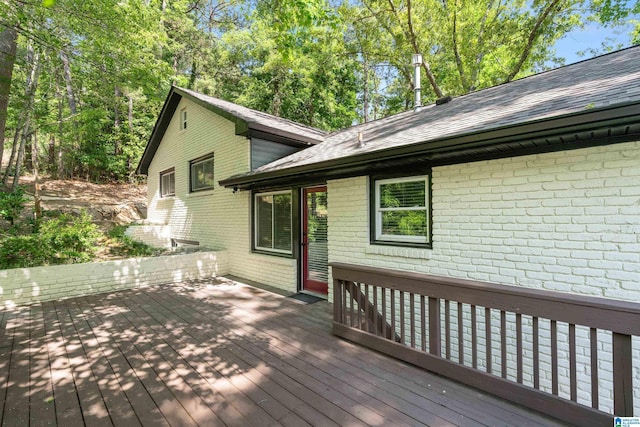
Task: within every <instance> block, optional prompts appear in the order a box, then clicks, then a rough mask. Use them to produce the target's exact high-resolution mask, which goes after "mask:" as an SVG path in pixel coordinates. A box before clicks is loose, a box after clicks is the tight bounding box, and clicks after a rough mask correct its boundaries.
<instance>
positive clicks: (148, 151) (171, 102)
mask: <svg viewBox="0 0 640 427" xmlns="http://www.w3.org/2000/svg"><path fill="white" fill-rule="evenodd" d="M180 99H182V96H181V95H180V94H177V93H176V91H175V87H172V88H171V90H170V91H169V94H168V95H167V98H166V99H165V100H164V104H163V105H162V109H161V110H160V115H158V120H156V123H155V124H154V125H153V130H152V131H151V136H150V137H149V141H148V142H147V145H146V146H145V147H144V152H143V153H142V157H140V161H139V162H138V166H137V167H136V174H138V175H147V174H148V173H149V165H150V164H151V160H152V159H153V156H154V155H155V153H156V151H157V150H158V146H159V145H160V141H161V140H162V137H163V136H164V133H165V132H166V130H167V127H168V126H169V122H170V121H171V117H172V116H173V113H174V112H175V111H176V108H177V107H178V104H179V103H180ZM169 111H170V113H169Z"/></svg>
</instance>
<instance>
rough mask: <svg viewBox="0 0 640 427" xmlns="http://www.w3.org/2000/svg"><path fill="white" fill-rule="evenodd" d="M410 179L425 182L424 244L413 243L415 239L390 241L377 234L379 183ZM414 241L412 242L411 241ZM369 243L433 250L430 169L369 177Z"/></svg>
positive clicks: (394, 239)
mask: <svg viewBox="0 0 640 427" xmlns="http://www.w3.org/2000/svg"><path fill="white" fill-rule="evenodd" d="M412 178H416V180H417V179H424V180H425V191H426V193H427V194H426V195H425V198H426V200H425V203H426V206H425V209H426V211H427V214H426V215H427V218H426V219H427V233H426V234H427V235H426V236H424V237H425V241H424V242H418V241H415V239H406V240H402V239H401V238H393V239H390V238H388V237H386V236H384V235H380V234H379V233H378V231H379V229H378V222H379V212H380V210H379V209H378V200H379V199H378V188H379V187H378V184H379V183H381V182H383V183H384V182H385V181H386V182H392V181H401V180H403V181H410V180H411V179H412ZM411 240H414V241H411ZM369 243H370V244H372V245H380V246H398V247H410V248H422V249H432V248H433V206H432V188H431V168H428V169H426V170H419V171H413V172H411V173H404V174H384V175H374V176H370V177H369Z"/></svg>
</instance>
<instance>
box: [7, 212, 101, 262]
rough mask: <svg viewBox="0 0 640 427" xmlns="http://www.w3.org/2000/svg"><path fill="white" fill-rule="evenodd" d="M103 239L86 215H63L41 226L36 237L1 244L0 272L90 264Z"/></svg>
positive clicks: (44, 222)
mask: <svg viewBox="0 0 640 427" xmlns="http://www.w3.org/2000/svg"><path fill="white" fill-rule="evenodd" d="M100 236H101V233H100V231H99V230H98V227H97V226H96V225H95V224H93V223H92V222H91V217H90V216H89V215H88V214H87V213H86V212H82V213H81V214H80V215H79V216H73V215H69V214H61V215H59V216H57V217H54V218H50V219H47V220H44V221H42V222H40V223H39V224H38V227H37V232H36V233H34V234H27V235H20V236H10V237H7V238H5V239H3V240H0V269H5V268H18V267H35V266H40V265H57V264H73V263H79V262H87V261H91V260H92V259H93V257H94V254H95V251H96V248H97V246H98V239H99V238H100Z"/></svg>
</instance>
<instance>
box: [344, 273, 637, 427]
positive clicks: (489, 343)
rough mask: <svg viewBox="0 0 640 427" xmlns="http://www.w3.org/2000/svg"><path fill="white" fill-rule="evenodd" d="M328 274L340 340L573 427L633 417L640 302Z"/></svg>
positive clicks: (420, 277)
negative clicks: (359, 345)
mask: <svg viewBox="0 0 640 427" xmlns="http://www.w3.org/2000/svg"><path fill="white" fill-rule="evenodd" d="M331 266H332V274H333V283H334V294H333V298H334V323H333V331H334V333H335V334H336V335H338V336H341V337H344V338H346V339H349V340H351V341H355V342H358V343H360V344H363V345H365V346H368V347H370V348H373V349H375V350H377V351H380V352H383V353H386V354H389V355H392V356H394V357H396V358H399V359H401V360H404V361H406V362H409V363H412V364H415V365H418V366H420V367H423V368H425V369H428V370H430V371H433V372H436V373H438V374H441V375H444V376H447V377H450V378H452V379H455V380H458V381H460V382H463V383H466V384H469V385H471V386H473V387H476V388H479V389H481V390H484V391H487V392H489V393H491V394H494V395H497V396H499V397H502V398H504V399H507V400H510V401H513V402H516V403H519V404H522V405H524V406H527V407H529V408H531V409H534V410H538V411H541V412H544V413H546V414H549V415H551V416H554V417H556V418H558V419H562V420H564V421H567V422H569V423H571V424H575V425H581V426H587V425H610V424H611V423H612V419H613V415H614V414H615V416H634V389H633V379H634V375H635V376H636V379H637V377H638V375H640V374H639V373H640V360H634V359H633V354H634V352H636V353H637V351H638V349H632V342H633V341H634V340H637V337H638V336H640V304H637V303H631V302H624V301H616V300H609V299H604V298H596V297H588V296H580V295H572V294H566V293H559V292H551V291H545V290H535V289H527V288H519V287H515V286H504V285H495V284H488V283H482V282H474V281H469V280H462V279H453V278H445V277H438V276H430V275H425V274H418V273H412V272H400V271H393V270H388V269H380V268H373V267H364V266H355V265H347V264H342V263H332V264H331ZM633 337H636V338H633ZM636 359H637V358H636ZM611 400H612V401H611ZM607 402H608V403H607ZM636 412H637V411H636ZM636 416H637V415H636Z"/></svg>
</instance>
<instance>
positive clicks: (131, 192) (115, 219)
mask: <svg viewBox="0 0 640 427" xmlns="http://www.w3.org/2000/svg"><path fill="white" fill-rule="evenodd" d="M20 185H22V186H23V187H24V188H25V191H26V193H27V195H28V196H29V198H30V199H33V195H34V191H35V185H34V179H33V177H28V176H27V177H24V178H21V179H20ZM146 194H147V186H146V185H133V184H93V183H90V182H86V181H75V180H51V179H47V178H44V179H41V180H40V198H41V200H42V209H43V210H58V211H61V212H69V213H77V212H79V211H80V210H82V209H84V210H86V211H87V212H88V213H89V214H90V215H91V216H92V217H93V218H94V221H95V222H96V223H98V224H99V225H100V226H101V228H103V229H108V228H110V227H111V226H113V225H117V224H128V223H131V222H133V221H135V220H138V219H144V218H146V214H147V206H146ZM32 203H33V202H31V203H30V204H32Z"/></svg>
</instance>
